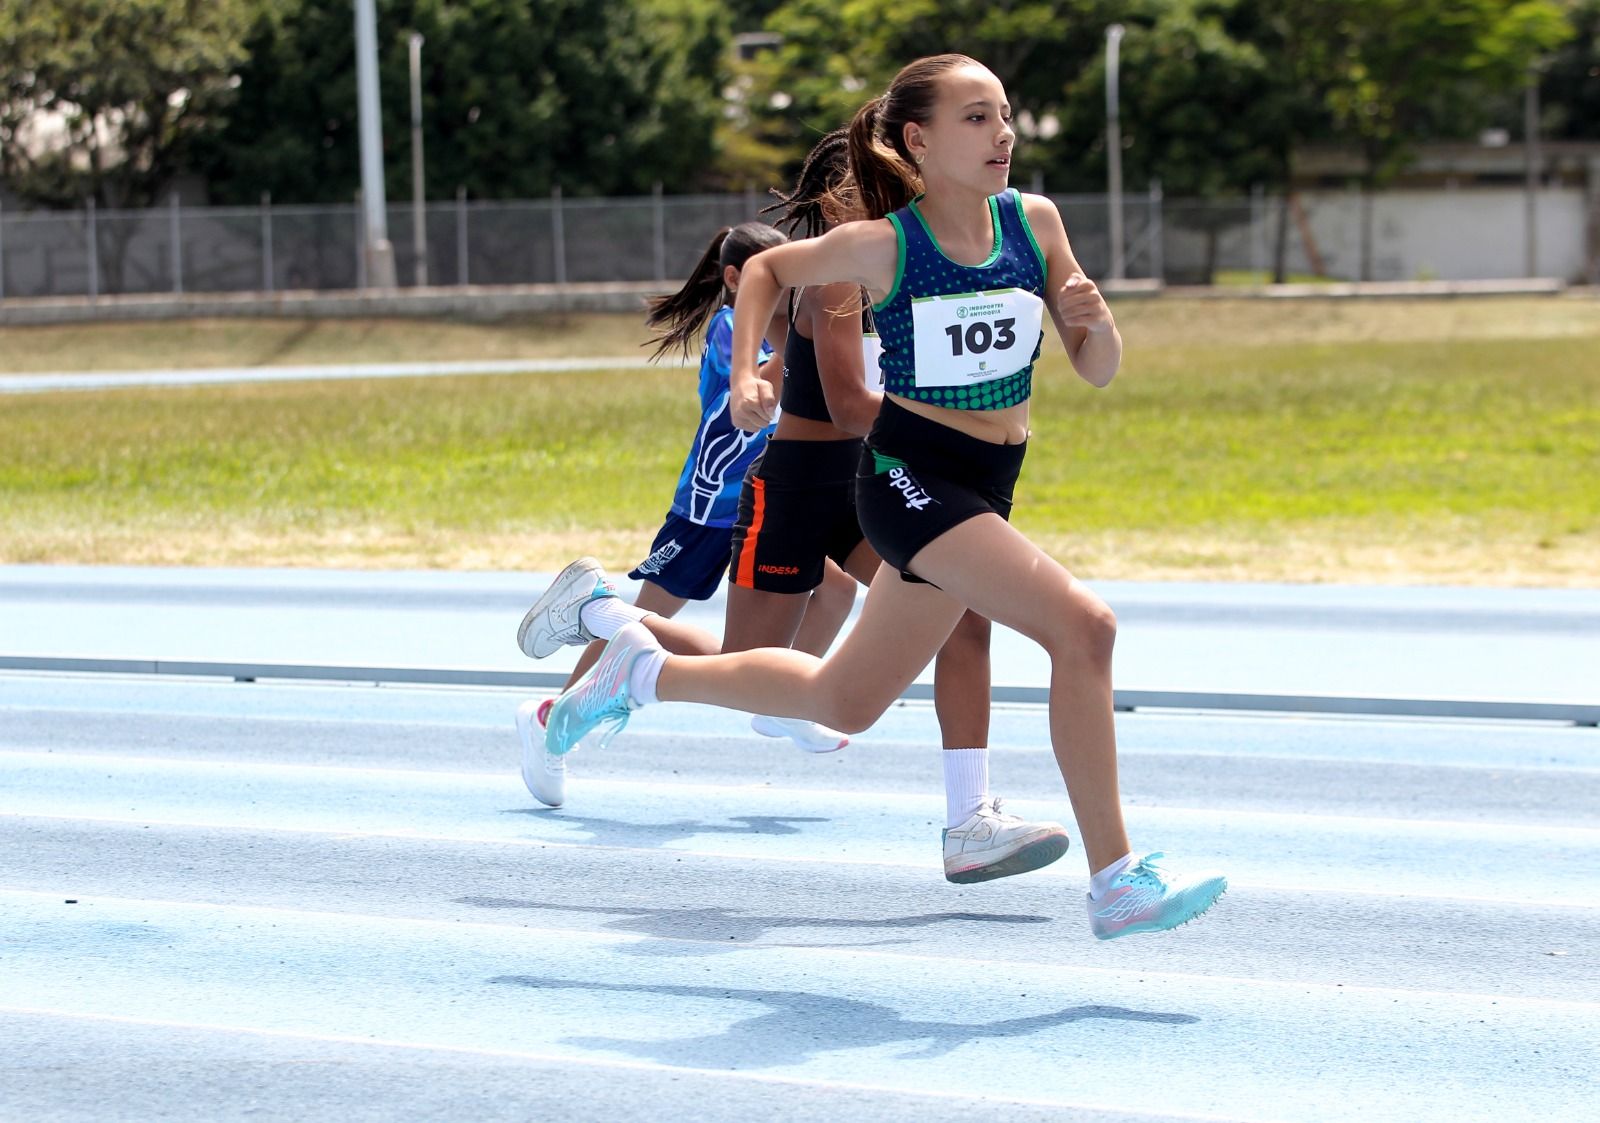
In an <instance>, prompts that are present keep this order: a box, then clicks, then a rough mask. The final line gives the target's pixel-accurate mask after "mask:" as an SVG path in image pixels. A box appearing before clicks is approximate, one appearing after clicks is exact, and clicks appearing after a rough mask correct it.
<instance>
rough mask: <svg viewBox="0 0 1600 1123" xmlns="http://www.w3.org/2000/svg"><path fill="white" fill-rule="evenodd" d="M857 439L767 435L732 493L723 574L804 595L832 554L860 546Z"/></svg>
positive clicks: (839, 557) (842, 555)
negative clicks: (734, 509)
mask: <svg viewBox="0 0 1600 1123" xmlns="http://www.w3.org/2000/svg"><path fill="white" fill-rule="evenodd" d="M860 459H861V441H860V440H859V439H858V438H851V439H850V440H844V441H788V440H784V441H768V442H767V447H766V449H765V450H764V451H763V452H762V453H761V455H760V456H759V457H758V458H757V459H756V462H755V463H754V464H752V465H750V471H749V472H748V473H746V475H745V478H744V490H743V491H742V492H740V494H739V517H738V521H737V522H735V523H734V526H733V557H732V560H731V561H730V562H729V565H728V579H729V580H730V581H732V582H733V583H734V584H735V585H738V586H739V587H740V588H744V589H758V590H760V591H761V592H764V593H809V592H810V591H811V590H812V589H815V588H816V587H817V586H818V585H820V584H821V583H822V573H823V567H824V565H825V564H826V561H827V559H829V558H832V559H833V560H834V561H835V562H837V563H839V564H840V565H843V564H844V561H845V559H846V558H848V557H849V556H850V554H851V553H852V552H853V551H854V550H855V548H856V547H857V546H859V545H860V544H861V540H862V537H863V535H862V533H861V524H860V523H858V522H857V521H856V508H855V477H856V466H857V464H858V462H859V461H860Z"/></svg>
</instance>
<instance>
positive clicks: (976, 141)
mask: <svg viewBox="0 0 1600 1123" xmlns="http://www.w3.org/2000/svg"><path fill="white" fill-rule="evenodd" d="M939 87H940V88H939V98H938V101H937V102H935V104H934V110H933V119H932V120H931V121H929V122H928V123H927V124H926V125H913V126H910V127H909V128H908V129H907V130H906V131H907V134H908V135H907V140H908V142H909V143H910V144H911V146H912V150H913V151H914V152H921V153H922V154H923V163H922V174H923V179H924V181H927V180H928V179H929V178H930V177H932V178H935V179H937V178H940V177H942V178H945V179H947V180H949V181H951V182H953V183H957V184H960V185H962V186H965V187H971V188H974V189H977V190H981V191H982V192H983V193H984V194H985V195H993V194H995V193H997V192H999V191H1003V190H1005V187H1006V183H1007V181H1008V180H1009V178H1010V176H1011V150H1012V148H1013V147H1014V146H1015V144H1016V140H1017V134H1016V133H1015V132H1013V131H1012V128H1011V103H1010V102H1008V101H1007V100H1006V91H1005V87H1003V86H1001V84H1000V79H998V78H996V77H995V76H994V75H993V74H991V73H990V72H989V71H988V69H987V68H985V67H982V66H964V67H962V68H960V69H959V70H953V71H951V72H950V73H948V74H946V75H945V76H944V77H943V78H942V79H941V80H940V82H939Z"/></svg>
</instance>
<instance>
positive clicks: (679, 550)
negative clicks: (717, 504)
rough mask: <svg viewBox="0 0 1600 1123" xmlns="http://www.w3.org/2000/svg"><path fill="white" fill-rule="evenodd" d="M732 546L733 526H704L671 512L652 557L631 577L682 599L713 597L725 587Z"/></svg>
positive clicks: (653, 545)
mask: <svg viewBox="0 0 1600 1123" xmlns="http://www.w3.org/2000/svg"><path fill="white" fill-rule="evenodd" d="M732 549H733V527H731V526H701V525H700V524H699V523H697V522H690V521H689V520H688V519H686V518H684V517H683V516H682V515H679V514H670V515H668V516H667V521H666V522H665V523H663V524H662V526H661V531H660V533H659V534H657V535H656V540H655V541H654V542H652V543H651V544H650V556H649V557H647V558H645V559H644V561H642V562H640V563H639V564H638V565H637V566H635V567H634V568H633V570H632V571H631V572H629V574H628V576H629V577H631V578H633V580H635V581H649V582H650V583H651V584H654V585H660V586H661V587H662V588H663V589H665V590H666V591H667V592H669V593H671V594H672V595H673V596H675V597H679V598H681V599H683V600H710V599H711V597H712V595H713V594H715V593H716V591H717V590H718V589H719V588H721V587H722V579H723V577H724V576H726V575H727V572H728V558H729V557H730V556H731V553H732Z"/></svg>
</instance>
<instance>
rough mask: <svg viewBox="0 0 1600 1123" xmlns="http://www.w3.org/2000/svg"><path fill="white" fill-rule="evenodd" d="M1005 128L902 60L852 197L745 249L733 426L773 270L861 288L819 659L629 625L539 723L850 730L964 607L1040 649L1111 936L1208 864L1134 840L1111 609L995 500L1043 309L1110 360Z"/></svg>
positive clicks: (1086, 369)
mask: <svg viewBox="0 0 1600 1123" xmlns="http://www.w3.org/2000/svg"><path fill="white" fill-rule="evenodd" d="M1015 140H1016V134H1015V133H1014V132H1013V131H1012V128H1011V110H1010V105H1009V103H1008V101H1007V99H1006V95H1005V90H1004V88H1003V87H1002V85H1001V83H1000V81H999V79H997V78H996V77H995V76H994V74H993V73H991V72H990V71H989V70H988V69H987V68H985V67H984V66H982V65H981V64H980V63H978V62H976V61H974V60H972V59H970V58H967V57H966V56H963V55H937V56H933V57H930V58H923V59H918V60H917V61H916V62H913V63H911V64H910V65H908V66H906V67H905V68H904V69H902V70H901V71H900V73H899V74H898V75H897V76H896V77H895V79H894V82H893V83H892V84H891V85H890V87H889V89H888V91H887V92H886V93H885V94H883V95H882V96H880V97H877V98H874V99H872V100H871V101H869V102H868V103H867V104H865V105H864V106H862V108H861V109H860V110H859V111H858V112H857V114H856V117H855V119H854V121H853V122H852V124H851V167H852V173H853V176H854V181H855V183H856V186H857V188H858V189H859V190H860V192H861V199H862V206H863V210H864V212H865V214H867V215H868V216H871V217H869V218H867V219H865V220H863V221H859V222H848V223H845V224H843V225H841V226H838V227H836V228H835V229H833V230H831V231H829V232H828V233H827V234H825V235H824V236H822V237H820V238H814V239H806V240H804V241H799V242H793V243H790V244H788V245H785V246H781V247H777V248H775V249H772V250H769V251H767V252H765V253H762V254H760V255H758V256H756V257H754V258H752V259H751V260H750V261H749V262H747V263H746V268H745V271H744V281H743V285H744V299H743V301H742V302H741V304H740V306H739V309H738V312H737V313H736V315H735V321H734V355H733V372H732V393H733V397H732V401H733V412H734V420H735V421H736V422H737V423H738V424H739V425H741V426H742V427H744V428H745V429H747V430H758V429H763V428H765V427H766V426H767V425H768V424H770V423H771V421H772V418H773V414H774V411H775V408H776V404H777V395H776V392H775V390H774V388H773V386H772V384H771V383H770V382H769V381H767V380H765V379H763V378H761V377H760V376H759V375H758V373H757V369H756V358H757V354H758V352H759V349H760V341H761V335H762V331H763V329H764V327H765V325H766V321H767V319H768V317H770V316H771V314H772V312H773V311H774V310H775V309H776V308H777V307H778V304H779V301H780V300H781V298H782V295H783V292H784V290H785V289H789V288H798V287H801V286H807V285H822V284H829V283H835V282H841V281H842V282H849V283H852V284H857V285H861V286H863V287H864V288H865V289H866V290H867V291H868V293H869V295H870V296H871V297H872V298H873V300H874V310H875V312H876V314H877V326H878V331H879V334H880V335H881V336H882V340H883V348H884V353H883V360H882V368H883V372H884V376H885V386H884V391H885V393H884V402H883V407H882V410H881V412H880V413H879V415H878V418H877V420H876V422H875V423H874V425H873V428H872V432H871V433H870V435H869V436H868V438H867V448H866V451H865V453H864V454H863V457H862V462H861V467H860V469H859V471H858V475H857V490H856V498H857V508H858V511H859V514H860V517H861V524H862V527H863V529H864V530H865V531H866V533H867V538H868V540H869V541H870V542H871V543H872V544H873V546H874V547H875V548H876V549H877V551H878V553H879V555H880V556H882V557H883V559H884V565H883V566H882V567H881V568H880V569H879V571H878V575H877V577H876V578H875V579H874V580H873V583H872V588H871V590H870V592H869V593H868V595H867V600H866V604H865V606H864V607H863V610H862V613H861V618H860V620H859V621H858V622H857V624H856V626H855V627H854V628H853V629H852V630H851V631H850V633H849V634H848V635H847V636H846V637H845V639H844V641H843V642H842V643H841V644H840V645H839V646H838V648H837V649H835V650H834V651H833V652H832V653H831V654H830V655H829V656H828V657H827V658H826V659H820V660H819V659H817V658H815V657H812V656H808V655H805V654H802V653H800V652H796V651H790V650H780V649H776V648H762V649H758V650H754V651H744V652H739V653H736V654H728V655H713V656H698V657H697V656H678V655H669V654H668V653H667V652H666V651H665V650H663V649H662V647H661V646H660V645H659V644H658V643H657V642H656V641H655V640H654V639H653V638H652V637H651V636H650V634H649V633H648V632H647V631H645V630H644V629H643V628H640V627H637V626H628V627H624V628H622V629H620V630H619V631H618V632H617V633H616V635H615V636H613V637H612V639H611V642H610V643H609V644H608V645H607V647H606V650H605V652H604V653H603V654H602V656H601V658H600V661H599V662H598V663H596V664H595V666H594V668H593V669H592V670H591V671H590V673H589V674H587V675H585V676H584V678H583V679H582V680H581V681H579V682H578V683H576V684H575V685H574V686H572V687H571V688H569V689H568V690H567V691H566V692H564V693H563V694H562V695H561V697H560V698H559V699H557V701H556V703H555V706H554V707H553V708H552V710H551V712H550V719H549V729H548V734H547V739H546V744H547V749H548V750H549V751H550V752H552V753H561V752H563V751H566V750H567V749H569V748H570V747H571V746H572V745H574V744H576V743H577V741H578V739H579V738H581V737H583V736H584V735H586V734H587V733H589V732H590V731H592V730H596V729H599V730H601V731H602V735H604V734H606V733H611V732H614V731H615V730H616V729H617V728H620V727H621V726H622V725H623V724H624V723H625V722H626V721H627V717H628V715H629V714H630V713H631V712H632V710H634V709H636V708H638V707H639V706H642V705H647V704H650V703H652V702H656V701H662V700H676V701H692V702H702V703H709V704H713V705H721V706H728V707H731V708H734V709H744V710H749V711H753V712H759V713H771V714H781V715H788V716H793V717H805V718H810V719H813V720H817V721H821V722H824V723H825V724H827V725H830V726H834V727H837V728H839V729H843V730H845V731H847V732H849V731H853V730H858V729H862V728H865V727H866V726H868V725H870V724H871V723H872V722H873V721H875V720H876V719H877V717H878V716H879V715H880V714H881V713H882V712H883V711H884V709H886V708H887V707H888V706H889V705H890V704H891V703H893V701H894V700H895V699H896V698H898V697H899V696H900V694H901V693H902V692H903V691H904V690H905V689H906V687H908V686H909V685H910V684H911V683H912V682H913V681H914V680H915V678H916V676H917V675H918V674H919V673H920V672H921V670H922V668H923V667H925V666H926V665H927V663H928V661H929V660H930V659H932V658H933V656H934V654H935V653H936V652H937V651H938V649H939V647H940V645H942V644H943V643H944V642H945V640H946V639H947V638H948V637H949V635H950V633H951V631H952V629H954V627H955V626H956V624H957V622H958V621H959V620H960V619H961V616H962V614H963V612H964V611H966V610H967V609H969V608H970V609H972V610H974V611H976V612H978V613H980V614H981V615H983V616H985V617H988V618H989V619H991V620H994V621H997V622H999V623H1001V624H1004V625H1006V626H1007V627H1010V628H1013V629H1015V630H1016V631H1018V632H1020V633H1022V634H1023V635H1025V636H1027V637H1029V638H1030V639H1033V640H1035V641H1036V642H1038V643H1039V644H1040V645H1041V646H1042V647H1043V648H1044V650H1045V651H1046V653H1047V654H1048V655H1049V656H1050V662H1051V676H1050V733H1051V742H1052V746H1053V748H1054V750H1055V755H1056V760H1057V763H1058V765H1059V766H1060V769H1061V774H1062V778H1063V779H1064V780H1065V782H1066V787H1067V793H1068V796H1069V797H1070V799H1071V802H1072V808H1073V814H1074V817H1075V818H1076V820H1077V825H1078V830H1079V833H1080V835H1081V837H1082V841H1083V848H1084V851H1085V855H1086V857H1087V860H1088V868H1089V871H1090V879H1089V886H1088V893H1087V894H1086V897H1085V905H1086V910H1087V914H1088V921H1089V927H1090V930H1091V931H1092V932H1093V934H1094V935H1095V936H1096V937H1098V938H1100V939H1112V938H1114V937H1118V936H1123V935H1127V934H1130V933H1135V932H1153V931H1161V930H1165V929H1169V928H1173V927H1176V926H1177V925H1180V924H1184V923H1187V922H1188V921H1190V920H1192V919H1194V918H1195V917H1197V916H1199V915H1200V914H1202V913H1204V912H1205V911H1206V910H1207V909H1209V908H1211V906H1212V905H1213V904H1214V903H1215V902H1216V900H1217V898H1218V897H1220V896H1221V895H1222V893H1223V892H1224V891H1225V890H1226V888H1227V879H1226V878H1224V877H1223V876H1222V875H1220V874H1216V873H1209V872H1206V873H1195V872H1190V873H1182V872H1179V871H1177V870H1175V869H1173V868H1171V867H1169V866H1168V865H1167V864H1166V863H1165V861H1164V860H1163V856H1162V855H1161V854H1160V853H1159V852H1156V853H1145V854H1137V853H1135V852H1134V851H1133V850H1132V848H1131V846H1130V845H1129V841H1128V835H1127V829H1126V827H1125V825H1124V822H1123V817H1122V802H1121V796H1120V794H1119V791H1118V780H1117V771H1118V770H1117V751H1116V728H1115V722H1114V715H1113V706H1112V687H1111V652H1112V646H1113V643H1114V641H1115V638H1116V618H1115V617H1114V615H1113V614H1112V612H1111V610H1110V608H1109V607H1107V605H1106V604H1105V602H1104V601H1103V600H1101V599H1100V598H1099V597H1098V596H1096V595H1095V594H1094V593H1093V592H1091V591H1090V590H1089V589H1088V587H1087V586H1085V585H1084V584H1083V583H1082V582H1081V581H1079V580H1078V579H1077V578H1076V577H1074V576H1073V575H1072V574H1071V573H1069V572H1068V571H1067V570H1066V569H1065V568H1064V567H1063V566H1062V565H1061V564H1060V563H1059V562H1057V561H1056V560H1055V559H1054V558H1052V557H1050V556H1049V555H1048V554H1046V553H1045V552H1044V551H1042V550H1041V549H1039V548H1038V547H1037V546H1035V545H1034V544H1033V543H1032V542H1030V541H1029V540H1028V539H1027V538H1026V537H1024V536H1023V535H1022V534H1021V533H1020V532H1018V531H1017V530H1016V529H1014V528H1013V527H1012V526H1011V525H1010V523H1009V521H1008V517H1009V515H1010V511H1011V502H1012V494H1013V490H1014V487H1015V483H1016V479H1017V475H1018V473H1019V471H1020V469H1021V466H1022V458H1023V453H1024V451H1025V449H1026V447H1027V440H1028V436H1029V429H1028V405H1029V398H1030V397H1031V394H1032V375H1033V364H1034V360H1035V359H1036V358H1037V357H1038V354H1039V348H1040V345H1041V343H1042V341H1043V332H1042V323H1043V317H1044V313H1045V312H1046V311H1048V312H1049V314H1050V317H1051V319H1052V320H1053V321H1054V324H1055V328H1056V331H1057V333H1058V334H1059V335H1060V337H1061V341H1062V343H1063V344H1064V345H1065V348H1066V353H1067V356H1068V358H1069V360H1070V361H1071V364H1072V367H1073V369H1074V370H1075V371H1076V372H1077V374H1078V375H1079V377H1081V378H1082V379H1084V380H1085V381H1086V382H1088V383H1090V384H1091V385H1093V386H1105V385H1106V384H1108V383H1109V382H1110V381H1111V380H1112V378H1113V377H1114V376H1115V375H1116V372H1117V368H1118V366H1119V365H1120V364H1121V359H1122V338H1121V336H1120V334H1119V333H1118V332H1117V328H1116V323H1115V321H1114V319H1113V318H1112V315H1111V310H1110V308H1109V307H1108V306H1107V304H1106V302H1105V298H1104V297H1103V296H1102V295H1101V293H1100V291H1099V289H1098V287H1097V286H1096V285H1095V284H1094V283H1093V282H1092V281H1090V280H1088V279H1087V278H1086V277H1085V276H1084V274H1083V271H1082V269H1081V268H1080V267H1079V265H1078V262H1077V260H1076V258H1075V257H1074V256H1073V253H1072V248H1071V245H1070V243H1069V242H1068V239H1067V233H1066V229H1065V227H1064V226H1063V225H1062V221H1061V215H1060V213H1059V212H1058V211H1057V210H1056V208H1055V205H1054V204H1053V203H1051V202H1050V200H1048V199H1046V198H1043V197H1041V196H1022V195H1019V194H1018V193H1016V192H1015V191H1009V190H1007V189H1006V182H1007V179H1008V178H1009V175H1010V165H1011V150H1012V145H1013V144H1014V142H1015ZM918 192H920V194H918Z"/></svg>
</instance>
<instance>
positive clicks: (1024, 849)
mask: <svg viewBox="0 0 1600 1123" xmlns="http://www.w3.org/2000/svg"><path fill="white" fill-rule="evenodd" d="M1068 845H1069V843H1068V839H1067V831H1066V828H1065V827H1063V826H1062V825H1061V824H1060V823H1029V822H1025V821H1023V820H1022V819H1019V818H1018V817H1017V816H1015V815H1006V814H1003V813H1002V812H1001V810H1000V801H999V800H998V799H995V800H988V799H986V800H984V801H983V803H982V804H980V805H979V807H978V809H977V810H976V811H974V812H973V813H972V815H971V816H970V817H969V818H968V819H967V821H966V822H964V823H962V824H961V825H960V826H959V827H950V828H948V829H947V830H946V831H945V832H944V876H945V879H946V880H947V881H953V882H955V883H956V884H957V885H970V884H971V883H973V882H975V881H992V880H994V879H995V878H997V877H1010V876H1011V875H1012V874H1018V873H1028V872H1029V871H1031V870H1036V869H1039V868H1041V867H1042V866H1048V865H1049V864H1050V863H1051V862H1053V861H1055V860H1056V859H1057V858H1059V857H1061V855H1063V854H1065V853H1066V852H1067V846H1068Z"/></svg>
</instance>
